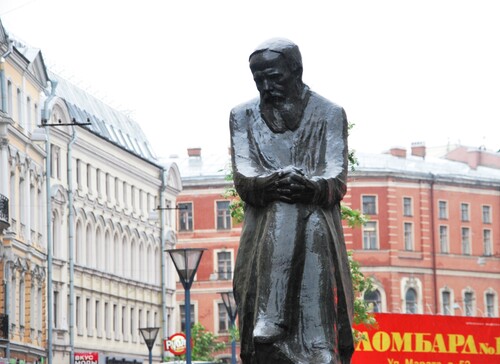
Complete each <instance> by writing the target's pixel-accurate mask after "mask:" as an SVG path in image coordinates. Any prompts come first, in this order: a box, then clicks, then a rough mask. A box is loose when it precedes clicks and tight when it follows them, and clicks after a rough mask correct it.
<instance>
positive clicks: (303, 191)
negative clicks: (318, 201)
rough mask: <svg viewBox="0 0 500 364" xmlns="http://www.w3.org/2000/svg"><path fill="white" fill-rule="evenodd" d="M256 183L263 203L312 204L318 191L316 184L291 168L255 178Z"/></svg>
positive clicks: (294, 168) (301, 172)
mask: <svg viewBox="0 0 500 364" xmlns="http://www.w3.org/2000/svg"><path fill="white" fill-rule="evenodd" d="M256 183H257V184H258V187H259V188H258V189H259V190H260V191H261V193H262V194H263V196H262V197H263V200H264V201H265V202H270V201H282V202H286V203H291V204H294V203H314V201H315V198H316V196H317V195H318V193H319V191H320V185H319V183H318V182H316V181H313V180H311V179H309V178H308V177H306V176H305V174H304V172H303V171H302V170H301V169H300V168H297V167H293V166H289V167H285V168H283V169H280V170H278V171H276V172H273V173H272V174H270V175H268V176H264V177H257V179H256Z"/></svg>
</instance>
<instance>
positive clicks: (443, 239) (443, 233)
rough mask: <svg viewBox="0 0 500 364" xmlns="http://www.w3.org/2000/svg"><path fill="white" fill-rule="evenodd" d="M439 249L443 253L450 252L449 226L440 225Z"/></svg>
mask: <svg viewBox="0 0 500 364" xmlns="http://www.w3.org/2000/svg"><path fill="white" fill-rule="evenodd" d="M439 249H440V251H441V253H443V254H448V253H449V250H448V226H445V225H440V226H439Z"/></svg>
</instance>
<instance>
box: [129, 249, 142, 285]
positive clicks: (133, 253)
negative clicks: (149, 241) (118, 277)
mask: <svg viewBox="0 0 500 364" xmlns="http://www.w3.org/2000/svg"><path fill="white" fill-rule="evenodd" d="M138 258H139V257H138V254H137V242H136V241H135V239H134V240H132V243H131V244H130V268H131V269H130V278H134V279H137V280H139V279H140V278H139V271H138V269H137V259H138Z"/></svg>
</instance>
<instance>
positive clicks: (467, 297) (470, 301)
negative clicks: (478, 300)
mask: <svg viewBox="0 0 500 364" xmlns="http://www.w3.org/2000/svg"><path fill="white" fill-rule="evenodd" d="M464 308H465V316H472V315H473V314H474V294H473V293H472V292H465V294H464Z"/></svg>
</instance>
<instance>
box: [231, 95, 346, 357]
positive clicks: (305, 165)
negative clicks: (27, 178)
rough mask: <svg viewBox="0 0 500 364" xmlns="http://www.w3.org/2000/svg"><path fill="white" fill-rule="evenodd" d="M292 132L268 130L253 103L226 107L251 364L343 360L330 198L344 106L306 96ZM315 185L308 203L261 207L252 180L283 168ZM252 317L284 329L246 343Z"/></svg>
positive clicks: (342, 177) (339, 189)
mask: <svg viewBox="0 0 500 364" xmlns="http://www.w3.org/2000/svg"><path fill="white" fill-rule="evenodd" d="M309 92H310V94H309V100H308V101H307V105H306V107H305V109H304V113H303V117H302V119H301V121H300V124H299V126H298V128H297V129H295V130H293V131H292V130H286V131H284V132H278V133H275V132H273V131H272V130H271V129H270V128H269V126H268V125H267V124H266V122H265V121H264V119H263V118H262V117H261V113H260V106H259V99H254V100H252V101H250V102H248V103H245V104H242V105H239V106H237V107H235V108H234V109H233V110H232V111H231V116H230V129H231V154H232V165H233V174H234V182H235V187H236V190H237V191H238V193H239V195H240V197H241V198H242V199H243V201H244V202H245V220H244V224H243V229H242V234H241V240H240V247H239V251H238V257H237V261H236V267H235V272H234V292H235V298H236V301H237V304H238V315H239V328H240V337H241V357H242V359H243V363H244V364H254V363H275V364H278V363H304V364H305V363H315V364H323V363H325V364H337V363H350V358H351V355H352V352H353V338H352V331H351V324H352V315H353V292H352V281H351V276H350V270H349V265H348V257H347V252H346V248H345V242H344V238H343V231H342V222H341V212H340V201H341V199H342V197H343V196H344V194H345V192H346V176H347V119H346V115H345V112H344V110H343V109H342V108H341V107H339V106H338V105H335V104H334V103H332V102H330V101H328V100H326V99H325V98H323V97H321V96H320V95H318V94H316V93H314V92H312V91H309ZM289 166H293V167H296V168H300V169H301V170H302V171H303V172H304V174H305V176H306V177H307V178H310V179H311V180H314V181H316V182H318V185H319V186H320V187H321V196H322V198H321V200H320V201H317V203H295V204H290V203H285V202H281V201H272V202H265V200H264V199H263V198H262V194H263V191H261V190H260V189H259V185H258V183H256V181H257V179H258V178H260V177H263V176H266V175H269V174H271V173H273V172H275V171H277V170H280V169H283V168H285V167H289ZM260 317H264V318H266V317H267V318H270V319H271V320H272V319H273V318H275V317H277V318H280V319H282V320H284V322H285V323H286V326H287V333H286V335H285V336H284V337H282V338H280V340H278V341H276V342H274V343H272V344H271V345H260V344H256V343H254V340H253V337H252V335H253V330H254V325H255V323H256V320H258V319H259V318H260Z"/></svg>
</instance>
